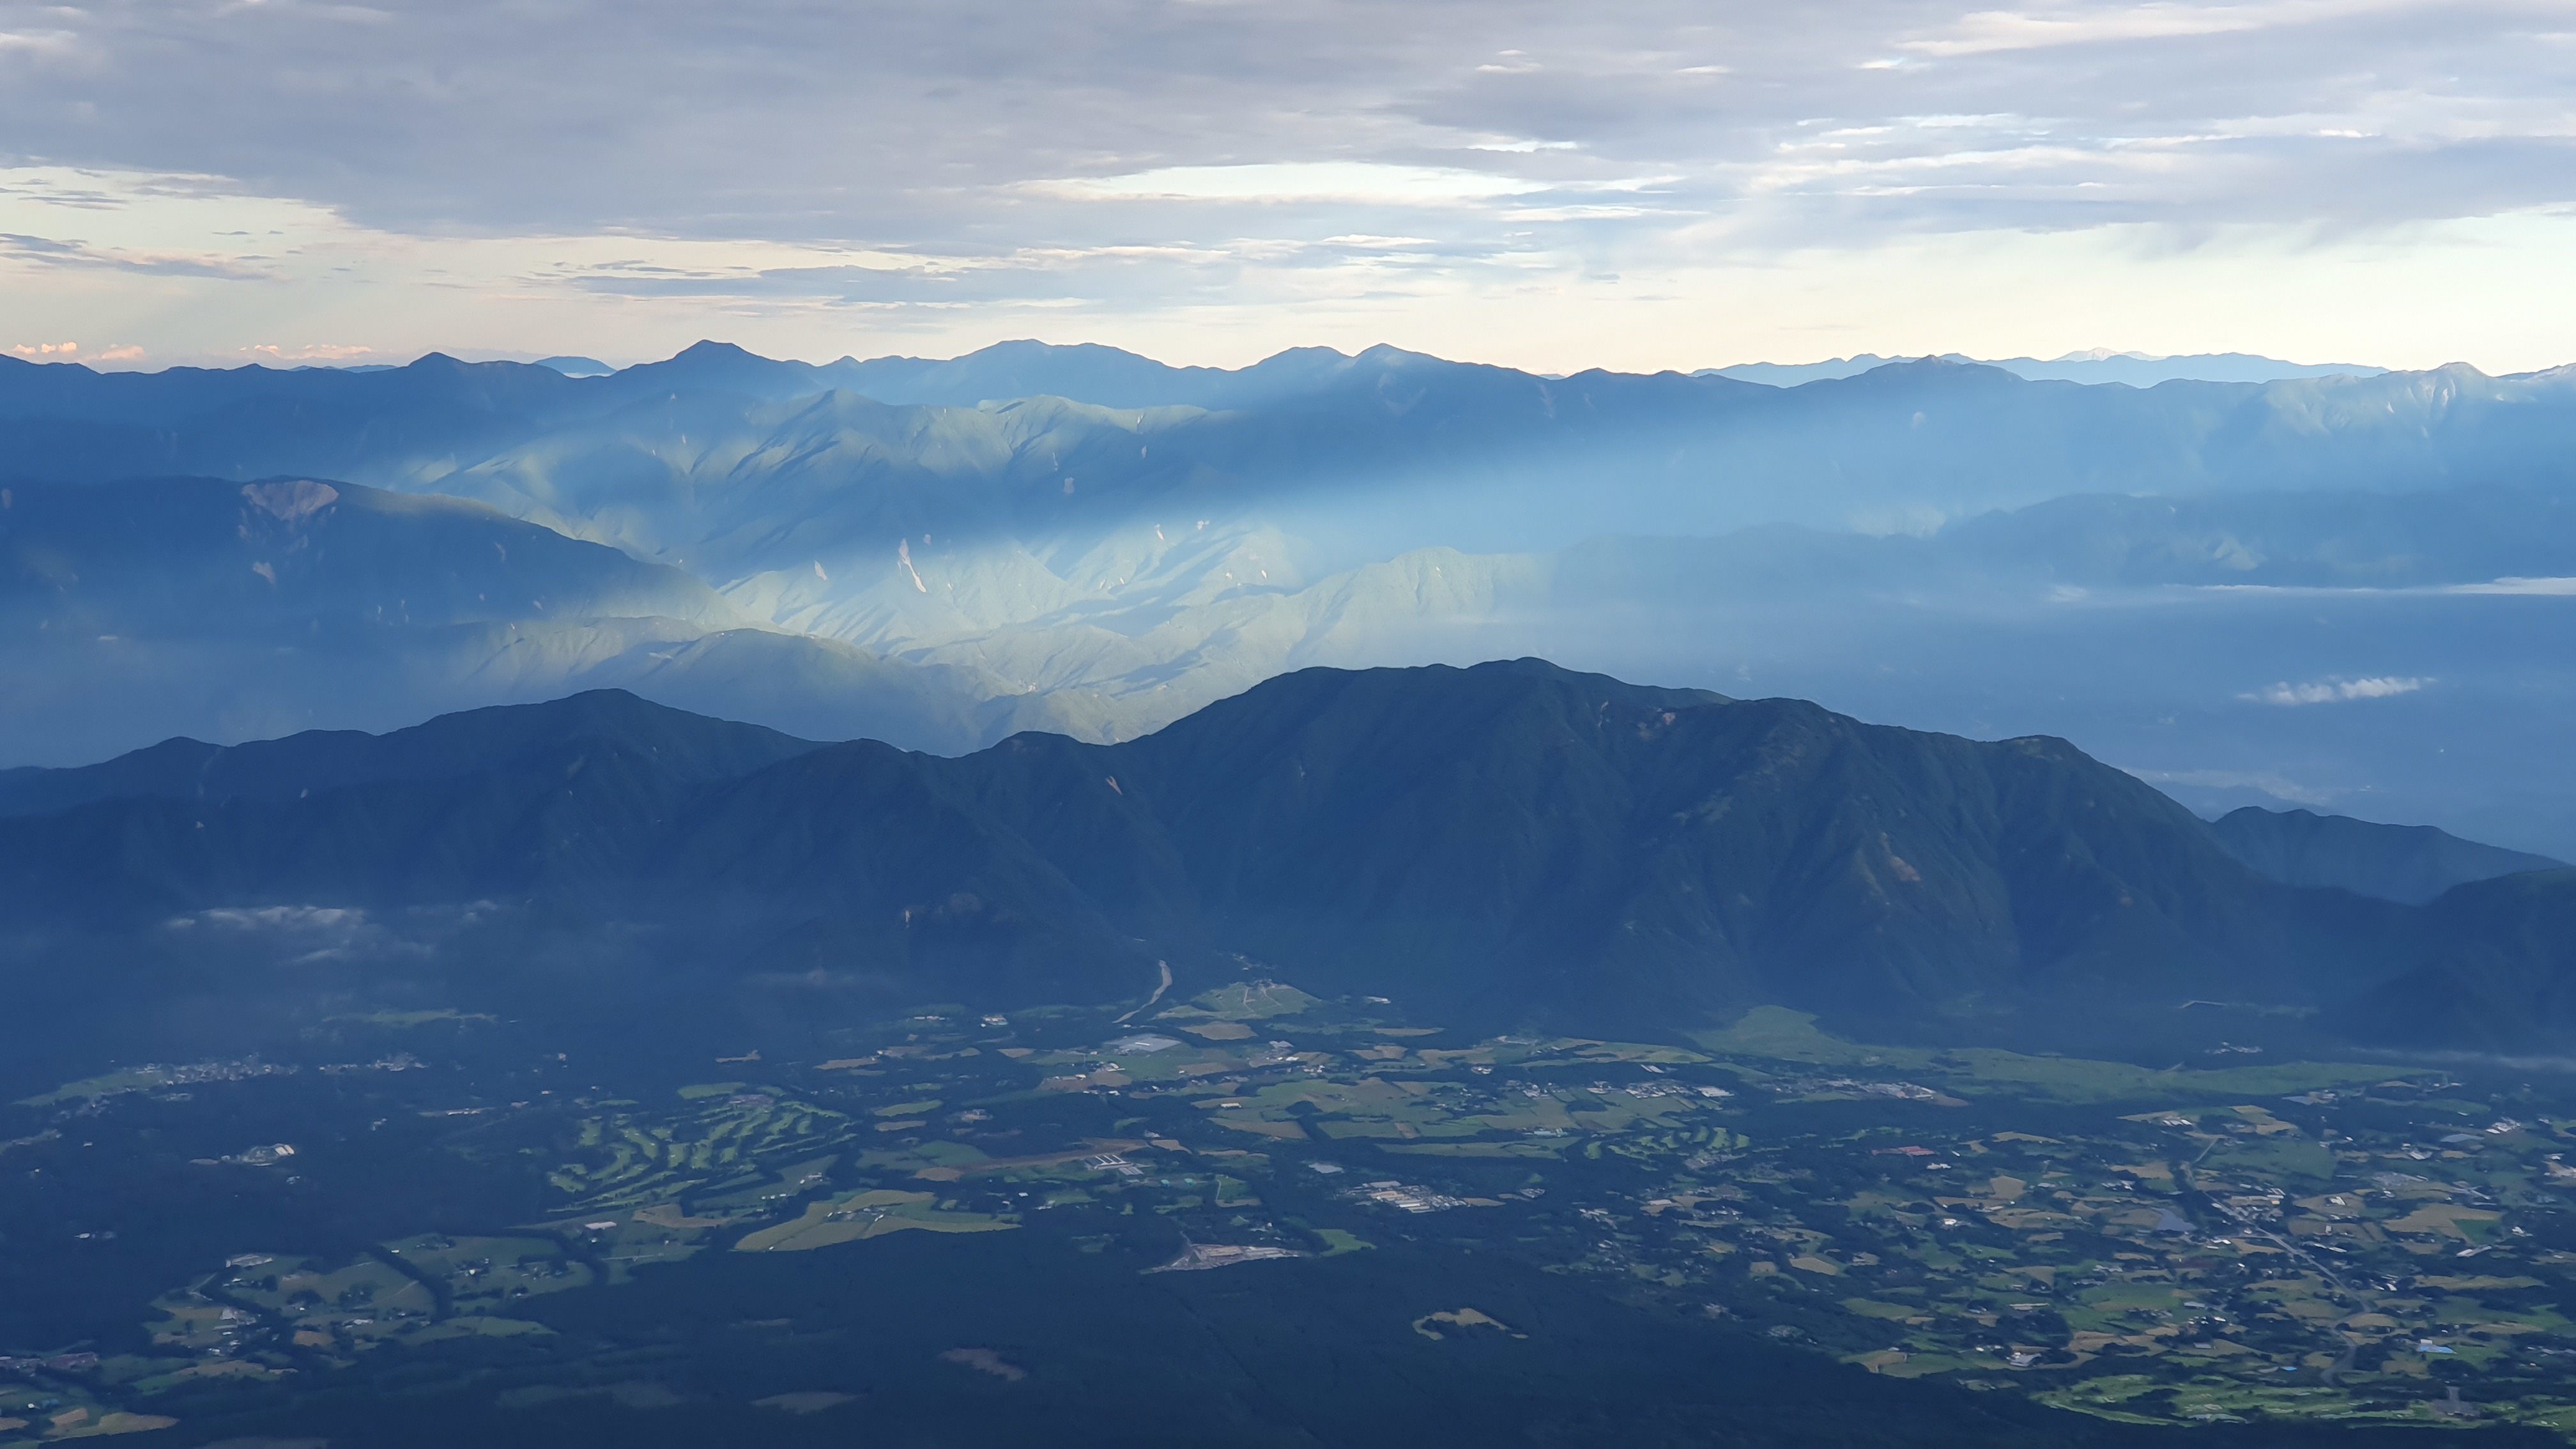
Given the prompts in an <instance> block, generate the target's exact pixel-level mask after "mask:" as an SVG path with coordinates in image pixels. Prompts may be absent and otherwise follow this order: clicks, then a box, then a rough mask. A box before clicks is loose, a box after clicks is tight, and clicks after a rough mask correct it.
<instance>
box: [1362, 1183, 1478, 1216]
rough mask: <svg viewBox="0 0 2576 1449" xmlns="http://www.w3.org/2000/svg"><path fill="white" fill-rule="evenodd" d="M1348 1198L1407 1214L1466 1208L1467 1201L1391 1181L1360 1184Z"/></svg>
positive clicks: (1425, 1188) (1424, 1188)
mask: <svg viewBox="0 0 2576 1449" xmlns="http://www.w3.org/2000/svg"><path fill="white" fill-rule="evenodd" d="M1350 1196H1352V1197H1355V1198H1358V1199H1359V1200H1360V1201H1362V1202H1373V1203H1377V1204H1379V1205H1381V1206H1384V1207H1391V1208H1395V1209H1397V1210H1398V1211H1401V1212H1408V1213H1436V1212H1446V1211H1447V1210H1449V1209H1450V1208H1462V1207H1466V1206H1468V1202H1467V1200H1466V1199H1465V1198H1463V1197H1450V1196H1449V1195H1447V1194H1446V1193H1437V1192H1433V1191H1432V1190H1431V1189H1429V1188H1427V1187H1413V1186H1409V1185H1407V1184H1405V1183H1401V1182H1396V1181H1394V1180H1392V1179H1390V1180H1388V1181H1385V1182H1364V1183H1361V1184H1360V1185H1359V1186H1358V1187H1356V1188H1354V1189H1352V1190H1351V1192H1350Z"/></svg>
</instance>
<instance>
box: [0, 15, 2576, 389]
mask: <svg viewBox="0 0 2576 1449" xmlns="http://www.w3.org/2000/svg"><path fill="white" fill-rule="evenodd" d="M2570 257H2576V6H2571V5H2569V4H2567V3H2565V0H2551V3H2525V0H2512V3H2482V0H2463V3H2445V0H2248V3H2241V4H2194V3H2160V4H2146V5H2111V4H2099V3H2066V4H2055V5H2040V6H2031V7H2025V8H2013V9H1974V8H1969V7H1968V6H1965V5H1961V4H1956V3H1951V4H1937V3H1924V0H1835V3H1830V4H1823V5H1803V6H1802V5H1781V4H1776V3H1767V4H1746V3H1740V0H1694V3H1672V0H1634V3H1628V4H1623V5H1616V6H1603V5H1572V4H1566V3H1563V0H1554V3H1548V4H1533V3H1524V0H1372V3H1366V4H1361V3H1346V0H1050V3H1046V4H1038V3H1034V0H1012V3H1005V0H948V3H942V4H937V5H923V4H918V3H907V4H885V3H880V0H832V3H824V0H729V3H727V4H724V5H720V6H718V5H707V4H705V3H703V0H690V3H685V4H683V3H676V0H621V3H616V4H609V3H604V0H440V3H437V4H426V3H423V4H411V3H385V4H338V3H312V0H84V3H82V4H80V5H77V6H74V5H68V4H54V3H33V0H0V351H15V352H16V353H17V354H18V355H22V356H33V357H44V358H49V359H73V360H82V361H88V362H92V363H96V364H100V365H107V366H124V367H160V366H167V365H172V364H177V363H232V362H241V361H249V360H265V361H290V362H291V361H308V362H361V363H363V362H394V361H405V360H408V359H409V358H411V357H414V356H417V355H418V354H420V353H421V352H424V351H428V350H432V349H438V350H444V351H448V352H452V353H456V354H459V355H463V356H472V357H491V356H516V357H536V356H541V355H546V354H550V353H574V354H585V355H589V356H594V357H600V358H603V359H606V360H608V361H611V362H626V361H634V360H640V359H645V358H651V357H660V356H667V355H668V354H670V353H671V352H674V351H676V350H678V349H679V348H680V347H681V346H684V345H686V344H687V343H689V342H691V341H694V340H696V339H698V338H701V337H717V338H723V339H726V340H731V341H736V342H739V343H741V344H743V345H745V346H748V347H752V348H754V349H755V350H758V351H761V352H765V353H768V354H770V355H774V356H797V357H806V358H811V359H815V360H824V359H829V358H832V357H836V356H841V355H844V354H851V355H857V356H862V357H865V356H874V355H881V354H885V353H898V352H899V353H913V354H919V355H950V354H953V353H956V352H960V351H964V350H968V349H971V348H973V347H976V346H980V345H983V344H985V343H989V342H993V341H997V340H1002V339H1005V338H1016V337H1038V338H1043V339H1045V340H1049V341H1057V342H1080V341H1092V342H1107V343H1112V344H1115V345H1119V346H1125V347H1129V348H1133V349H1135V350H1137V351H1141V352H1146V353H1149V354H1152V355H1154V356H1158V357H1162V358H1165V359H1166V360H1170V361H1174V362H1193V363H1216V364H1222V365H1237V364H1241V363H1244V362H1249V361H1251V360H1254V359H1256V358H1259V357H1261V356H1265V355H1267V354H1269V353H1271V352H1275V351H1277V350H1280V349H1282V348H1285V347H1291V346H1301V345H1315V344H1322V345H1330V346H1339V347H1342V348H1344V349H1346V350H1355V349H1357V348H1359V347H1364V346H1367V345H1370V344H1373V343H1379V342H1391V343H1395V344H1397V345H1399V346H1405V347H1410V348H1415V349H1418V350H1421V351H1426V352H1433V353H1438V354H1441V355H1444V356H1450V357H1459V358H1468V359H1474V360H1479V361H1491V362H1500V363H1507V364H1511V365H1515V366H1521V367H1526V368H1530V369H1532V370H1537V371H1552V372H1562V371H1572V370H1575V369H1578V368H1582V367H1590V366H1606V367H1615V368H1624V369H1636V370H1644V369H1653V368H1663V367H1678V368H1693V367H1706V366H1719V365H1724V364H1729V363H1736V362H1746V361H1755V360H1771V361H1791V362H1794V361H1809V360H1814V359H1819V358H1825V357H1834V356H1842V355H1847V354H1852V353H1858V352H1875V353H1879V354H1883V355H1904V354H1919V353H1925V352H1964V353H1968V354H1971V355H1976V356H1986V357H2009V356H2021V355H2035V356H2041V357H2049V356H2055V355H2058V354H2061V353H2065V352H2069V351H2075V350H2079V349H2087V348H2095V347H2110V348H2116V349H2126V350H2137V351H2144V352H2149V353H2158V354H2169V353H2185V352H2206V351H2250V352H2263V353H2268V354H2271V355H2274V356H2284V357H2289V358H2292V359H2295V360H2300V361H2310V362H2360V363H2375V364H2381V365H2388V366H2402V367H2414V366H2431V365H2435V364H2439V363H2442V362H2447V361H2453V360H2463V361H2467V362H2470V363H2473V364H2475V365H2477V366H2480V367H2482V368H2485V369H2486V370H2488V371H2490V372H2507V371H2517V370H2526V369H2531V368H2538V367H2545V366H2551V365H2555V364H2559V363H2564V362H2569V361H2576V341H2571V339H2576V267H2570V266H2569V265H2568V264H2567V261H2566V259H2567V258H2570Z"/></svg>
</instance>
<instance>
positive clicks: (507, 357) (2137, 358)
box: [0, 337, 2566, 381]
mask: <svg viewBox="0 0 2576 1449" xmlns="http://www.w3.org/2000/svg"><path fill="white" fill-rule="evenodd" d="M1031 347H1034V348H1043V349H1046V350H1048V351H1058V352H1062V351H1094V350H1096V351H1101V352H1109V353H1116V354H1118V355H1120V356H1122V357H1126V358H1133V359H1136V360H1139V361H1143V362H1150V363H1153V364H1155V365H1157V366H1160V367H1166V368H1170V369H1172V370H1174V371H1186V372H1204V373H1240V372H1246V371H1249V370H1251V369H1253V368H1257V367H1260V366H1263V365H1264V364H1267V363H1271V362H1275V361H1277V360H1278V359H1280V358H1283V357H1288V356H1291V355H1294V354H1298V353H1329V354H1331V355H1333V356H1335V357H1339V358H1343V359H1346V360H1356V359H1358V358H1360V357H1364V356H1367V355H1368V354H1370V353H1373V352H1395V353H1401V354H1403V355H1406V356H1410V357H1421V358H1428V359H1430V360H1433V361H1438V362H1446V363H1453V364H1457V365H1461V366H1474V367H1492V368H1495V369H1497V370H1500V371H1507V372H1524V373H1525V375H1528V376H1532V377H1544V378H1550V379H1559V378H1566V377H1573V376H1579V375H1581V374H1582V373H1584V372H1601V373H1609V374H1612V375H1624V376H1632V377H1651V376H1658V375H1664V374H1676V375H1681V376H1689V377H1703V376H1712V375H1716V376H1728V375H1733V374H1737V373H1774V372H1777V373H1813V372H1817V371H1819V370H1821V369H1827V368H1848V369H1851V371H1852V372H1854V373H1857V372H1861V371H1869V370H1874V369H1875V368H1878V367H1882V366H1887V365H1891V364H1898V363H1916V362H1931V361H1942V362H1957V363H1963V364H1975V365H1981V366H1988V367H2003V368H2007V369H2009V368H2010V367H2012V366H2015V365H2021V366H2033V367H2088V366H2111V365H2117V364H2122V363H2133V364H2138V365H2142V366H2144V365H2152V364H2156V363H2195V362H2204V363H2231V362H2232V363H2243V364H2249V365H2270V366H2278V367H2286V368H2297V369H2301V370H2302V371H2303V372H2307V373H2311V374H2317V375H2326V374H2333V373H2343V374H2350V375H2375V374H2383V373H2393V372H2436V371H2444V370H2449V369H2454V368H2462V367H2466V368H2470V369H2471V370H2474V371H2478V372H2480V374H2481V375H2482V376H2494V377H2517V376H2530V375H2533V374H2535V373H2539V372H2548V371H2554V370H2556V367H2557V366H2564V365H2566V364H2556V365H2553V366H2552V367H2543V368H2533V369H2528V370H2525V371H2521V372H2508V373H2493V374H2489V373H2485V372H2484V370H2483V369H2479V368H2477V367H2476V366H2475V364H2472V363H2468V362H2465V361H2458V360H2454V361H2451V362H2445V363H2441V364H2438V365H2436V366H2433V367H2425V368H2404V367H2389V366H2386V365H2383V364H2378V363H2362V362H2344V361H2338V362H2301V361H2297V360H2295V359H2291V358H2284V357H2276V356H2272V355H2270V354H2268V353H2257V352H2241V351H2212V352H2174V353H2157V352H2144V351H2135V350H2121V349H2114V348H2109V347H2092V348H2079V349H2076V350H2073V351H2069V352H2065V353H2060V354H2058V355H2056V356H2054V357H2040V356H2037V355H2035V354H2029V353H2025V354H2020V355H2016V356H2010V357H1980V356H1976V355H1974V354H1970V353H1965V352H1958V351H1943V352H1889V353H1880V352H1874V351H1858V352H1853V353H1850V354H1847V355H1843V356H1837V357H1825V358H1817V359H1812V360H1808V361H1798V362H1780V361H1773V360H1770V359H1749V360H1743V361H1737V362H1729V363H1722V364H1713V365H1709V366H1703V367H1696V368H1689V369H1683V368H1660V369H1656V370H1654V371H1651V372H1641V371H1628V370H1624V369H1619V368H1611V367H1594V368H1581V369H1577V370H1575V371H1572V372H1529V371H1527V370H1525V369H1522V368H1518V367H1513V366H1511V365H1509V364H1505V363H1482V362H1476V361H1474V360H1472V359H1462V358H1451V357H1444V356H1441V355H1440V354H1437V353H1430V352H1421V351H1417V350H1415V349H1411V348H1406V347H1402V346H1399V345H1397V344H1394V343H1388V342H1380V343H1374V344H1371V345H1370V346H1368V347H1364V348H1361V349H1359V350H1358V351H1356V352H1344V351H1342V350H1341V349H1340V348H1338V347H1334V346H1331V345H1328V344H1312V345H1305V346H1296V347H1287V348H1282V349H1280V350H1278V351H1276V352H1273V353H1270V354H1267V355H1265V356H1263V357H1260V358H1257V359H1255V360H1254V361H1251V362H1248V363H1244V364H1242V365H1240V366H1236V367H1224V366H1216V365H1210V364H1203V363H1174V362H1165V361H1163V360H1162V359H1160V358H1158V357H1155V356H1153V355H1152V354H1150V353H1144V352H1138V351H1135V350H1133V349H1131V348H1126V347H1120V346H1118V345H1117V344H1114V343H1105V342H1091V341H1083V342H1049V341H1045V340H1043V339H1039V338H1033V337H1013V338H1004V339H1001V340H998V341H994V342H990V343H986V344H985V345H983V346H981V347H976V348H971V349H968V350H967V351H964V352H959V353H955V354H953V355H951V356H947V357H934V356H925V355H921V354H916V353H906V352H887V353H879V354H875V355H872V356H868V357H861V356H859V355H858V354H857V353H855V352H844V353H842V354H840V355H839V356H836V357H832V358H828V359H825V360H821V361H817V360H814V359H812V358H807V357H798V356H777V355H772V354H769V353H763V352H757V351H754V350H753V349H751V348H748V347H745V346H743V345H741V344H739V343H735V342H730V341H723V340H719V339H716V338H700V339H698V340H697V341H695V342H692V343H690V344H688V345H687V346H684V347H682V348H680V349H679V350H678V351H675V352H673V353H671V354H670V355H669V356H667V357H642V358H634V359H631V360H623V361H612V360H609V359H604V358H600V357H596V356H593V355H590V354H587V353H578V352H553V353H544V354H535V353H529V352H526V351H490V352H486V351H485V350H484V349H479V348H462V349H457V350H449V349H447V348H443V347H433V348H430V349H429V350H427V351H425V352H422V353H419V354H417V355H415V356H413V357H410V358H408V359H405V360H401V361H391V360H387V361H372V360H361V359H360V358H359V357H358V356H341V357H319V356H316V357H303V356H297V355H296V354H294V353H291V352H286V351H283V350H281V349H266V350H268V351H270V352H271V353H272V354H273V355H271V356H266V357H243V358H239V359H237V360H236V359H221V360H217V359H207V360H202V361H185V360H181V361H173V362H169V363H165V364H163V365H160V366H157V367H152V366H139V365H134V364H138V363H140V362H141V361H142V360H143V359H142V358H140V357H137V356H135V355H134V350H133V349H127V348H117V349H111V350H110V351H109V352H108V353H104V354H101V355H100V356H97V357H83V356H81V355H80V350H79V349H78V347H77V346H76V345H75V344H51V345H45V346H42V347H36V346H19V347H14V348H9V349H6V350H0V360H6V361H16V362H23V363H26V364H29V365H31V366H69V367H77V368H81V369H83V370H85V371H88V372H91V373H94V374H98V375H102V376H106V375H117V374H140V375H147V376H148V375H157V374H160V373H167V372H177V371H190V370H193V371H206V372H237V371H244V370H248V369H252V368H260V369H266V370H271V371H278V372H306V371H310V372H361V373H363V372H384V371H396V370H400V369H403V368H407V367H412V366H416V365H418V364H420V363H422V362H426V361H429V360H431V359H433V358H442V357H443V358H447V359H450V360H452V361H456V362H463V363H471V364H482V363H515V364H519V365H522V366H540V367H552V368H554V369H555V370H556V371H559V372H563V373H565V375H566V376H572V377H582V376H601V375H608V374H612V373H619V372H625V371H628V370H630V369H632V368H637V367H649V366H655V365H659V364H666V363H670V362H675V361H678V360H679V359H681V358H682V357H685V356H687V355H688V354H689V353H691V352H695V351H698V350H700V349H710V348H712V349H725V350H730V351H734V352H739V353H742V354H744V355H746V356H749V357H753V358H757V359H759V360H761V361H764V362H778V363H794V364H798V365H801V366H806V367H815V368H828V367H835V366H841V365H862V366H863V365H866V364H869V363H881V362H915V363H929V364H941V363H954V362H962V361H966V360H968V359H971V358H976V357H980V356H982V355H984V354H986V353H990V352H995V351H1000V350H1003V349H1009V348H1031ZM339 350H340V349H332V351H335V352H336V351H339ZM574 367H578V368H580V369H582V370H580V371H574V370H572V369H573V368H574ZM1741 380H1747V381H1753V380H1758V379H1757V378H1745V379H1741Z"/></svg>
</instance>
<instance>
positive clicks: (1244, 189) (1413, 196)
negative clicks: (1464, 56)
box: [1033, 147, 1547, 206]
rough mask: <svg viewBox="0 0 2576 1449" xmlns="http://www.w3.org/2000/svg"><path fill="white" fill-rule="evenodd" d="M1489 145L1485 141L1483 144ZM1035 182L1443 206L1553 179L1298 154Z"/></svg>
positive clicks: (1058, 191)
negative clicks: (1293, 158) (1278, 159)
mask: <svg viewBox="0 0 2576 1449" xmlns="http://www.w3.org/2000/svg"><path fill="white" fill-rule="evenodd" d="M1477 149H1485V148H1481V147H1480V148H1477ZM1033 189H1035V190H1038V191H1041V192H1044V193H1048V194H1052V195H1057V196H1069V197H1075V198H1080V199H1087V200H1102V201H1116V200H1143V199H1153V200H1166V201H1250V202H1285V201H1363V202H1380V203H1384V204H1387V205H1392V206H1440V205H1448V204H1454V203H1457V202H1461V201H1487V200H1491V199H1493V198H1495V197H1501V196H1520V195H1525V194H1527V193H1529V192H1532V191H1542V190H1545V189H1547V184H1546V183H1545V182H1540V181H1530V180H1525V179H1522V178H1519V177H1513V176H1500V175H1495V174H1493V173H1491V172H1483V171H1463V170H1459V169H1456V168H1454V167H1443V166H1389V165H1382V164H1378V163H1374V162H1364V161H1300V162H1283V163H1264V164H1255V165H1243V166H1167V167H1163V168H1161V169H1159V170H1154V171H1140V172H1137V173H1135V174H1133V175H1127V176H1101V177H1094V178H1090V179H1086V180H1074V181H1045V182H1039V183H1037V184H1036V185H1035V187H1034V188H1033Z"/></svg>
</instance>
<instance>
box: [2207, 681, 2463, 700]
mask: <svg viewBox="0 0 2576 1449" xmlns="http://www.w3.org/2000/svg"><path fill="white" fill-rule="evenodd" d="M2432 682H2433V681H2432V680H2430V679H2423V678H2400V677H2398V676H2395V675H2379V676H2375V677H2373V678H2368V679H2321V680H2317V681H2315V682H2313V683H2308V684H2288V683H2282V684H2267V685H2265V686H2264V687H2263V688H2261V689H2257V690H2253V691H2251V692H2249V693H2245V694H2240V695H2238V696H2236V697H2237V698H2238V699H2242V700H2246V701H2249V702H2251V703H2254V704H2281V705H2302V704H2341V703H2343V702H2345V701H2347V700H2355V699H2393V698H2395V697H2396V696H2398V695H2401V694H2413V693H2415V692H2416V691H2418V690H2420V689H2422V688H2423V687H2424V686H2425V685H2428V684H2430V683H2432Z"/></svg>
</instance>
